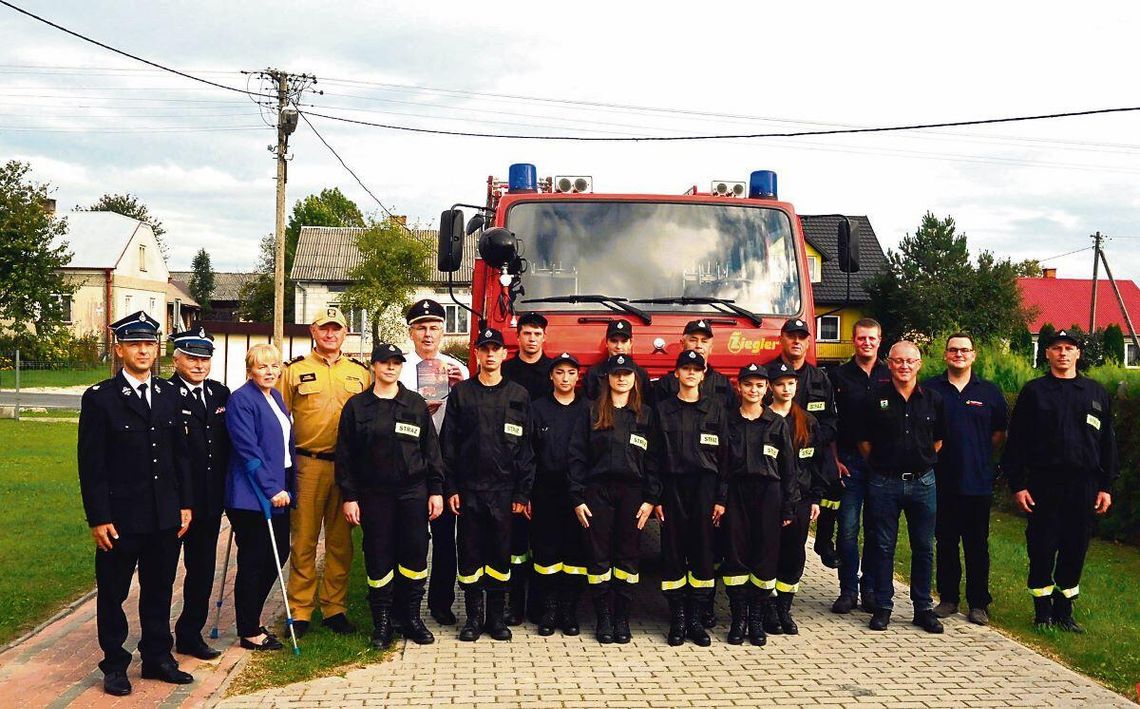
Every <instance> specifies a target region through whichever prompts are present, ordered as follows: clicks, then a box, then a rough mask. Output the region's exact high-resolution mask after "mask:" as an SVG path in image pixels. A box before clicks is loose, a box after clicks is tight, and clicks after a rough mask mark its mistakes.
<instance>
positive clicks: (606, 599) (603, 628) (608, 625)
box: [594, 590, 614, 645]
mask: <svg viewBox="0 0 1140 709" xmlns="http://www.w3.org/2000/svg"><path fill="white" fill-rule="evenodd" d="M594 616H595V618H597V624H596V625H595V626H594V637H596V638H597V639H598V642H600V643H601V644H603V645H609V644H610V643H612V642H613V641H614V621H613V618H612V617H611V616H610V592H609V590H606V591H605V592H603V593H599V594H598V595H597V597H596V598H594Z"/></svg>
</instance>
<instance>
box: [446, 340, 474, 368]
mask: <svg viewBox="0 0 1140 709" xmlns="http://www.w3.org/2000/svg"><path fill="white" fill-rule="evenodd" d="M440 352H442V353H444V354H445V355H448V356H450V357H454V358H455V359H457V360H459V361H460V362H462V363H463V364H468V361H467V360H469V359H470V358H471V353H470V350H469V349H468V344H467V342H453V343H451V344H449V345H445V346H444V347H442V348H440Z"/></svg>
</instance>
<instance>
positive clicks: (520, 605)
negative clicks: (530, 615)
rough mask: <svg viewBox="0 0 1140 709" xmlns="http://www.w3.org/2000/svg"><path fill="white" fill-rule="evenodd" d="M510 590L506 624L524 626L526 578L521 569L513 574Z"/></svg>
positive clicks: (516, 569)
mask: <svg viewBox="0 0 1140 709" xmlns="http://www.w3.org/2000/svg"><path fill="white" fill-rule="evenodd" d="M515 572H517V573H515ZM510 589H511V592H510V594H509V596H510V598H509V604H508V605H507V615H506V624H507V625H522V624H523V621H524V620H525V619H526V577H525V576H523V574H522V569H521V568H519V567H516V568H515V569H513V571H512V572H511V583H510ZM488 605H489V604H488Z"/></svg>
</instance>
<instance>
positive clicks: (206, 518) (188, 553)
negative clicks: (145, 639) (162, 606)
mask: <svg viewBox="0 0 1140 709" xmlns="http://www.w3.org/2000/svg"><path fill="white" fill-rule="evenodd" d="M221 526H222V513H221V512H218V514H216V515H204V514H203V515H201V516H199V514H198V513H197V512H195V513H194V519H193V521H191V522H190V528H189V529H187V530H186V534H185V535H184V536H183V537H182V565H183V566H184V567H185V568H186V575H185V576H184V577H183V579H182V613H181V614H180V615H179V616H178V622H177V623H175V624H174V636H175V637H176V638H178V640H179V641H191V642H192V641H194V640H196V639H201V637H202V628H204V627H205V626H206V619H207V617H208V616H209V615H210V592H211V591H213V590H214V567H215V566H216V565H217V561H218V530H220V529H221Z"/></svg>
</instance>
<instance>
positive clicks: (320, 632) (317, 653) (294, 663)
mask: <svg viewBox="0 0 1140 709" xmlns="http://www.w3.org/2000/svg"><path fill="white" fill-rule="evenodd" d="M353 544H354V545H355V548H356V553H355V554H354V555H353V558H352V576H351V579H352V580H351V586H350V588H349V594H348V618H349V620H351V621H352V622H353V623H354V624H355V625H356V626H357V632H356V633H354V634H352V635H337V634H336V633H333V632H332V631H331V630H326V629H325V628H322V627H321V625H320V621H319V618H320V616H319V614H318V615H317V616H314V618H313V624H312V626H311V627H310V628H309V632H308V634H307V635H305V637H303V638H301V639H300V640H299V641H298V644H299V645H300V646H301V655H300V656H297V655H294V654H293V650H292V645H291V643H290V641H289V639H288V634H287V633H285V634H280V633H279V634H278V637H279V638H280V639H281V642H283V643H284V644H285V649H284V650H282V651H281V652H262V653H251V656H250V658H249V662H247V663H246V665H245V667H244V668H242V671H241V672H240V673H239V674H238V675H237V676H236V677H234V679H233V681H232V682H231V683H230V686H229V690H228V693H229V694H230V695H231V696H232V695H235V694H247V693H249V692H256V691H258V690H261V689H266V688H267V687H280V686H283V685H286V684H290V683H292V682H303V681H305V680H310V679H315V678H317V677H327V676H329V675H338V674H339V675H343V674H344V673H345V672H347V671H348V670H351V669H355V668H357V667H363V666H364V665H366V664H374V663H376V662H380V661H383V660H384V659H385V658H386V657H388V656H389V655H390V654H391V652H392V650H386V651H383V652H378V651H376V650H372V649H371V647H370V646H369V644H368V639H369V637H370V635H371V633H372V615H371V613H370V612H369V610H368V585H367V583H366V579H365V575H364V555H363V554H362V553H361V551H360V529H359V528H357V529H355V530H353ZM273 593H275V594H277V595H280V593H281V591H280V589H279V588H278V587H277V586H274V588H273ZM424 612H425V613H426V608H425V611H424ZM283 622H284V617H283V616H282V618H281V619H280V621H279V622H277V623H276V625H275V626H274V627H277V628H281V627H282V626H283ZM393 645H394V644H393Z"/></svg>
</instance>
